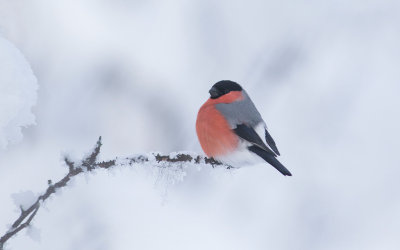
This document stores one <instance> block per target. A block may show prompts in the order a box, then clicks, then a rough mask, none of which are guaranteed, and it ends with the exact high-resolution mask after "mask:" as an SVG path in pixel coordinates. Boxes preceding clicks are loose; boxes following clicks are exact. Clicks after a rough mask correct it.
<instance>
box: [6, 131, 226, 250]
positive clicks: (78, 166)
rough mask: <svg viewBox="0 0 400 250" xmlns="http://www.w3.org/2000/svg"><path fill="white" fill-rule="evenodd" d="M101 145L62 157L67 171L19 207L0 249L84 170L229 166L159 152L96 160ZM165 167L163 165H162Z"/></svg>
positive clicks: (98, 143) (99, 140)
mask: <svg viewBox="0 0 400 250" xmlns="http://www.w3.org/2000/svg"><path fill="white" fill-rule="evenodd" d="M101 146H102V143H101V136H100V137H99V139H98V140H97V143H96V145H95V148H94V149H93V151H92V152H91V153H90V154H89V155H88V156H86V157H84V159H83V160H82V161H81V162H78V163H76V162H73V161H72V160H70V159H69V158H68V157H67V156H65V157H64V162H65V164H66V165H67V166H68V173H67V174H66V175H65V176H64V177H63V178H62V179H61V180H59V181H58V182H56V183H54V184H52V181H51V180H48V184H49V187H48V188H47V190H46V191H45V192H44V193H43V194H42V195H40V196H39V197H38V198H37V199H36V201H35V202H34V203H33V204H32V205H31V206H30V207H29V208H28V209H26V210H24V209H23V208H22V207H21V213H20V215H19V217H18V218H17V219H16V220H15V221H14V223H13V224H12V225H11V228H10V229H9V230H8V231H7V232H6V233H5V234H4V235H3V236H1V238H0V250H3V249H4V244H5V243H6V242H7V241H8V240H9V239H10V238H11V237H13V236H15V235H16V234H17V233H18V232H20V231H21V230H22V229H24V228H26V227H28V226H29V225H30V223H31V222H32V220H33V218H34V217H35V215H36V213H37V212H38V211H39V209H40V207H41V205H42V204H43V202H44V201H46V200H47V199H48V198H49V197H50V196H51V195H52V194H54V193H56V192H57V190H59V189H61V188H62V187H65V186H67V184H68V183H69V181H70V180H71V179H72V178H73V177H74V176H77V175H79V174H81V173H84V172H91V171H93V170H96V169H100V168H103V169H109V168H112V167H116V166H124V165H129V166H132V165H134V164H136V163H144V162H152V161H155V163H160V162H168V163H170V165H171V166H173V165H174V164H176V163H184V162H190V163H194V164H200V163H203V164H204V163H205V164H209V165H211V166H212V167H215V166H221V167H225V168H231V167H230V166H228V165H224V164H222V163H221V162H219V161H216V160H215V159H213V158H207V157H204V156H199V155H197V156H192V155H189V154H183V153H179V154H177V155H176V156H174V157H171V156H169V155H161V154H159V153H157V154H155V153H152V154H149V155H138V156H135V157H127V158H116V159H114V160H109V161H102V162H97V158H98V156H99V154H100V148H101ZM163 166H164V167H165V165H163Z"/></svg>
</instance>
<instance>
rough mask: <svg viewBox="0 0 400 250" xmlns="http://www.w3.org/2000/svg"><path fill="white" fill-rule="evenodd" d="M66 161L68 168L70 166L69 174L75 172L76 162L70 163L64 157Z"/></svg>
mask: <svg viewBox="0 0 400 250" xmlns="http://www.w3.org/2000/svg"><path fill="white" fill-rule="evenodd" d="M64 161H65V164H67V166H68V169H69V172H72V171H74V169H75V166H74V162H73V161H70V160H69V159H68V157H67V156H65V157H64Z"/></svg>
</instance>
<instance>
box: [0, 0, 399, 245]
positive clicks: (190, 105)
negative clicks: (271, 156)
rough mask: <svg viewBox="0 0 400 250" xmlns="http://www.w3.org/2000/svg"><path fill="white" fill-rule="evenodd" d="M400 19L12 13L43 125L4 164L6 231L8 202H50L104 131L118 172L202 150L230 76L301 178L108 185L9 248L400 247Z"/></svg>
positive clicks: (322, 8) (63, 207) (153, 4)
mask: <svg viewBox="0 0 400 250" xmlns="http://www.w3.org/2000/svg"><path fill="white" fill-rule="evenodd" d="M399 13H400V2H399V1H377V0H375V1H373V0H371V1H358V0H356V1H334V0H330V1H322V2H321V1H243V2H238V1H228V0H221V1H209V0H206V1H177V0H175V1H172V0H171V1H139V0H138V1H127V0H125V1H124V0H117V1H116V0H114V1H111V0H98V1H93V0H92V1H90V0H87V1H71V0H69V1H67V0H63V1H50V0H37V1H26V0H14V1H9V0H0V36H1V37H3V38H4V39H7V40H8V41H9V42H11V43H12V44H13V45H14V46H15V47H16V48H18V49H19V50H20V52H21V53H22V54H23V55H24V56H25V58H26V60H27V61H28V62H29V64H30V66H31V68H32V71H33V73H34V74H35V76H36V78H37V82H38V85H39V89H38V91H37V103H36V105H35V106H34V107H33V109H32V112H33V114H34V115H35V117H36V125H35V126H29V127H26V128H24V129H23V130H22V132H23V136H24V137H23V140H22V141H21V142H19V143H14V144H10V145H8V146H7V148H5V149H3V150H1V151H0V204H1V205H0V211H1V213H0V234H3V233H4V232H5V231H6V230H7V228H8V226H9V225H8V224H9V223H11V222H12V221H13V220H14V219H15V218H16V217H17V215H18V209H17V207H16V206H15V205H14V203H13V200H12V199H11V194H13V193H18V192H20V191H25V190H31V191H33V192H34V193H35V194H38V193H40V192H42V191H43V190H45V188H46V186H47V180H48V179H53V180H57V179H59V178H61V177H62V176H63V174H65V173H66V167H65V166H64V165H63V163H62V161H61V154H62V152H66V151H67V152H69V153H70V154H72V155H74V156H75V157H77V158H79V157H81V156H82V155H83V154H84V153H85V152H87V150H89V149H90V148H91V147H92V146H93V145H94V143H95V141H96V140H97V138H98V136H99V135H102V136H103V143H104V146H103V148H102V153H101V155H102V158H103V159H111V158H114V157H115V156H125V155H131V154H135V153H141V152H150V151H161V152H172V151H179V150H189V151H195V152H199V153H200V152H201V149H200V146H199V144H198V142H197V138H196V134H195V129H194V124H195V119H196V115H197V111H198V108H199V107H200V106H201V105H202V103H203V102H204V101H205V100H206V99H207V98H208V90H209V88H210V87H211V86H212V85H213V84H214V83H215V82H217V81H219V80H222V79H229V80H234V81H237V82H238V83H240V84H241V85H242V86H243V87H244V88H245V89H246V90H247V92H248V93H249V94H250V96H251V97H252V99H253V101H254V102H255V104H256V106H257V107H258V109H259V111H260V113H261V114H262V116H263V117H264V119H265V120H266V122H267V124H268V127H269V129H270V132H271V134H272V136H273V137H274V139H275V141H276V142H277V145H278V148H279V150H280V152H281V155H282V156H281V157H280V160H281V162H283V163H284V164H285V165H286V166H287V168H288V169H289V170H290V171H291V172H292V173H293V175H294V176H293V177H286V178H285V177H283V176H281V175H280V174H279V173H278V172H277V171H276V170H275V169H273V168H272V167H270V166H268V165H267V164H265V165H259V166H254V167H252V168H246V169H239V170H235V171H224V170H215V169H214V170H212V169H209V168H207V167H204V169H201V170H198V169H194V168H188V169H187V170H186V176H185V177H184V178H183V180H182V181H179V176H174V173H173V172H168V171H160V172H157V171H156V170H154V169H145V168H141V167H136V168H121V169H116V170H113V171H110V172H102V171H99V172H97V174H95V175H89V176H86V177H79V178H77V179H76V180H75V181H74V183H73V185H72V186H70V187H69V188H65V189H64V190H63V192H62V193H61V194H60V195H58V196H55V197H54V198H53V199H51V200H50V201H48V202H46V204H45V209H41V210H40V211H39V213H38V214H37V216H36V218H35V220H34V221H33V225H34V227H35V228H36V230H32V229H31V230H28V234H29V235H26V233H25V232H22V233H20V234H19V235H18V236H17V237H15V238H13V239H11V240H10V241H9V244H8V245H7V249H60V250H63V249H279V250H280V249H287V250H293V249H308V250H311V249H399V248H400V238H399V231H400V182H399V180H398V179H399V177H400V168H399V167H400V164H399V162H400V161H399V159H398V157H397V154H398V152H397V151H398V150H399V149H400V132H399V128H400V111H399V109H400V98H399V94H400V70H399V67H400V46H399V44H400V17H399ZM2 57H3V55H0V61H2V62H3V64H4V65H5V63H4V60H6V59H4V58H2ZM0 65H1V64H0ZM0 79H1V78H0ZM1 84H5V83H4V82H3V83H1V82H0V85H1ZM177 175H179V174H177ZM175 179H176V180H177V181H176V182H175V183H173V182H174V180H175ZM29 232H30V233H29ZM38 232H40V235H39V236H38V235H37V233H38Z"/></svg>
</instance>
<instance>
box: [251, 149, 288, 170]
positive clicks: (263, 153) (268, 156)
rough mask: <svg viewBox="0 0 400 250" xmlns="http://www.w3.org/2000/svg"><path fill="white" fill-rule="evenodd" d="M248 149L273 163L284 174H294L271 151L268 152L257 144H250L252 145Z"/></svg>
mask: <svg viewBox="0 0 400 250" xmlns="http://www.w3.org/2000/svg"><path fill="white" fill-rule="evenodd" d="M248 149H249V150H250V151H251V152H253V153H255V154H257V155H258V156H260V157H261V158H263V159H264V160H265V161H266V162H268V163H269V164H271V165H272V166H273V167H274V168H276V169H277V170H278V171H279V172H281V173H282V174H283V175H287V176H292V174H291V173H290V172H289V170H287V168H285V166H283V165H282V163H280V162H279V161H278V160H277V159H276V158H275V156H274V155H272V154H271V153H268V152H266V151H264V150H262V149H261V148H259V147H257V146H250V147H248Z"/></svg>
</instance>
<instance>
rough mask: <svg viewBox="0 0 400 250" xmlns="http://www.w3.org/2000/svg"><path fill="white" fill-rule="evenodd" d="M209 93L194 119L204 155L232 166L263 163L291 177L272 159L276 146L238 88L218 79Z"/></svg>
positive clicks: (249, 101) (251, 102)
mask: <svg viewBox="0 0 400 250" xmlns="http://www.w3.org/2000/svg"><path fill="white" fill-rule="evenodd" d="M209 93H210V98H209V99H208V100H207V101H206V102H205V103H204V104H203V105H202V106H201V107H200V109H199V112H198V114H197V119H196V133H197V137H198V139H199V142H200V145H201V148H202V149H203V151H204V153H205V154H206V155H207V156H208V157H212V158H214V159H215V160H218V161H221V162H223V163H226V164H228V165H230V166H234V167H235V166H242V165H249V163H250V164H251V163H254V162H257V161H258V160H259V161H261V162H264V161H266V162H267V163H269V164H270V165H272V166H273V167H274V168H276V169H277V170H278V171H279V172H280V173H282V174H283V175H285V176H292V174H291V173H290V171H289V170H288V169H287V168H286V167H285V166H284V165H283V164H282V163H280V162H279V161H278V160H277V159H276V157H277V156H279V155H280V153H279V151H278V148H277V146H276V143H275V141H274V139H273V138H272V136H271V135H270V133H269V132H268V129H267V126H266V123H265V122H264V120H263V119H262V117H261V114H260V113H259V112H258V110H257V108H256V106H255V105H254V103H253V101H252V100H251V99H250V97H249V95H248V94H247V92H246V91H245V90H244V89H243V88H242V86H240V85H239V84H238V83H236V82H234V81H230V80H222V81H219V82H217V83H215V84H214V85H213V86H212V87H211V89H210V90H209ZM263 160H264V161H263Z"/></svg>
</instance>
